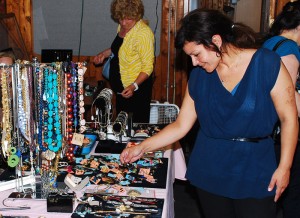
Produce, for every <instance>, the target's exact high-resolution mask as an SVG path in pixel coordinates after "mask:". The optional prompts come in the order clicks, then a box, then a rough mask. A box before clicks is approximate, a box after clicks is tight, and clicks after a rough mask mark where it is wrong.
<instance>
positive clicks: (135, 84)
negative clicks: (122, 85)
mask: <svg viewBox="0 0 300 218" xmlns="http://www.w3.org/2000/svg"><path fill="white" fill-rule="evenodd" d="M132 85H134V87H135V89H134V91H137V90H138V89H139V86H138V84H137V83H136V82H134V83H132Z"/></svg>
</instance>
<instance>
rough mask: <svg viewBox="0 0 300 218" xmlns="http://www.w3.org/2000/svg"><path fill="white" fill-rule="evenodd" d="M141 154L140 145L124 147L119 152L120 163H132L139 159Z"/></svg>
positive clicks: (142, 152)
mask: <svg viewBox="0 0 300 218" xmlns="http://www.w3.org/2000/svg"><path fill="white" fill-rule="evenodd" d="M143 155H144V151H143V149H142V146H140V145H138V146H134V147H131V148H125V149H124V150H123V151H122V153H121V154H120V161H121V163H122V164H124V163H132V162H134V161H136V160H138V159H140V158H141V157H142V156H143Z"/></svg>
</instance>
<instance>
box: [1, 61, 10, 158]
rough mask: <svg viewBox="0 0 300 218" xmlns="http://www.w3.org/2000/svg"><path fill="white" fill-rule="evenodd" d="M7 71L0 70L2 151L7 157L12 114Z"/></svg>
mask: <svg viewBox="0 0 300 218" xmlns="http://www.w3.org/2000/svg"><path fill="white" fill-rule="evenodd" d="M8 75H9V72H8V71H7V69H5V68H4V67H3V70H2V72H1V94H2V111H3V117H2V127H3V129H2V139H1V144H2V153H3V156H4V157H9V155H10V148H11V142H12V138H11V131H12V116H11V111H10V103H11V101H10V92H9V89H8V87H9V86H8V81H7V77H8Z"/></svg>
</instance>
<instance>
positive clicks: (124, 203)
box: [71, 194, 164, 218]
mask: <svg viewBox="0 0 300 218" xmlns="http://www.w3.org/2000/svg"><path fill="white" fill-rule="evenodd" d="M81 201H82V202H81V203H80V204H78V206H77V207H76V209H75V210H74V212H73V214H72V216H71V217H72V218H80V217H86V218H94V217H95V218H96V217H116V218H117V217H120V218H121V217H129V218H133V217H145V218H160V217H161V216H162V210H163V205H164V199H158V198H141V197H129V196H117V195H101V194H85V195H84V196H83V197H82V198H81Z"/></svg>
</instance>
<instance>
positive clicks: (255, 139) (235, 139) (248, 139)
mask: <svg viewBox="0 0 300 218" xmlns="http://www.w3.org/2000/svg"><path fill="white" fill-rule="evenodd" d="M267 138H271V136H270V135H268V136H265V137H257V138H240V137H239V138H232V139H229V140H231V141H238V142H255V143H257V142H259V141H261V140H264V139H267Z"/></svg>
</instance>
